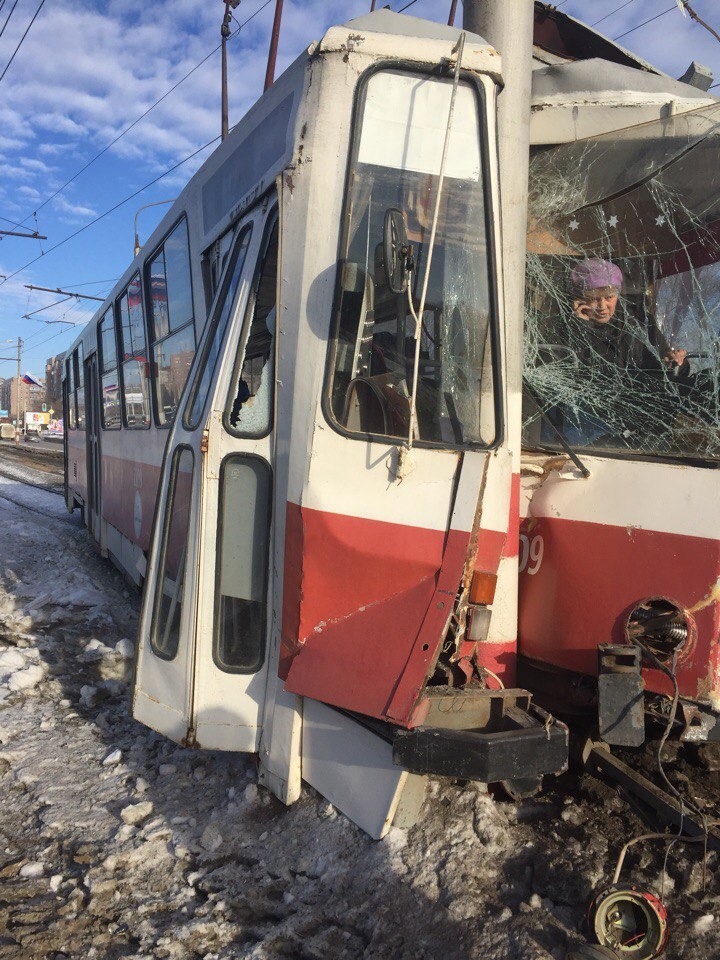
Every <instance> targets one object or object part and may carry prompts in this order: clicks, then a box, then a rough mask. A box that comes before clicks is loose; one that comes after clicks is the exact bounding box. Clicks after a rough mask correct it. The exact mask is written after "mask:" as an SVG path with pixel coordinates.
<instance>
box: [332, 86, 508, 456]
mask: <svg viewBox="0 0 720 960" xmlns="http://www.w3.org/2000/svg"><path fill="white" fill-rule="evenodd" d="M451 91H452V85H451V84H450V83H449V82H448V81H445V80H441V79H438V78H431V77H421V76H416V75H413V74H409V73H401V72H399V71H390V70H387V71H381V72H378V73H375V74H374V75H372V76H371V77H370V78H369V80H368V81H367V83H366V84H365V88H364V91H363V92H364V97H363V98H362V99H361V101H360V110H361V116H360V118H359V121H360V123H359V135H358V137H357V142H356V146H355V151H354V156H353V159H352V164H351V170H350V180H349V188H348V197H347V201H346V214H345V216H346V222H345V236H344V241H343V247H344V249H343V252H342V260H341V262H340V264H339V270H338V274H339V287H340V289H339V296H338V301H337V310H336V314H335V318H334V331H333V336H332V338H331V343H330V349H329V356H330V362H331V365H332V371H331V378H330V394H329V397H328V400H329V413H330V414H331V416H332V419H333V420H334V421H335V423H336V424H337V425H338V426H339V427H341V428H342V429H344V430H347V431H348V432H350V433H352V434H356V435H360V436H365V437H366V436H367V435H368V434H370V435H379V436H384V437H392V438H398V439H407V438H408V436H409V433H410V429H411V422H412V423H413V426H412V429H413V439H414V440H417V441H420V442H426V443H431V444H436V445H442V446H449V447H457V446H464V445H467V444H473V445H480V446H488V445H490V444H492V443H493V442H494V440H495V438H496V435H497V423H496V419H497V408H496V404H495V394H496V391H497V387H498V385H497V382H496V377H495V373H494V366H495V363H496V361H494V359H493V336H492V330H493V322H494V318H493V301H492V295H491V294H492V280H491V277H492V275H493V274H492V270H491V263H490V251H489V244H488V237H487V227H486V224H487V216H486V214H487V209H486V201H485V171H484V159H483V151H482V149H481V142H482V131H483V128H484V108H483V103H482V101H481V99H479V96H478V94H477V92H476V91H475V89H474V88H473V86H472V85H471V84H469V83H461V84H460V87H459V88H458V91H457V101H456V105H455V112H454V118H453V123H452V127H451V134H450V139H449V148H448V153H447V158H446V165H445V176H444V180H443V184H442V189H441V192H440V198H439V205H438V192H439V191H440V180H439V171H440V167H441V163H442V150H443V144H444V141H445V133H446V126H447V123H448V116H449V110H450V98H451ZM436 207H437V224H436V230H435V233H434V239H433V240H432V242H431V238H432V237H433V222H434V219H435V210H436ZM391 210H395V211H399V213H400V214H401V216H402V219H403V221H404V224H405V231H406V233H407V238H408V241H409V243H410V244H411V245H412V249H413V257H414V269H413V270H412V271H410V272H409V273H408V278H407V282H408V287H409V289H408V291H407V292H405V293H400V294H398V293H393V292H392V290H391V289H390V284H389V282H388V278H387V277H388V274H387V271H386V269H385V266H384V256H385V254H384V250H385V241H386V240H387V239H388V236H389V234H390V233H391V231H390V230H389V228H388V226H387V215H388V213H389V211H391ZM386 234H387V236H386ZM431 250H432V260H431V266H430V272H429V276H428V278H427V291H426V295H425V294H424V293H423V290H424V288H425V285H426V269H427V264H428V262H429V261H430V253H431ZM423 297H424V308H423V312H422V316H421V317H420V322H419V324H418V323H416V320H415V314H416V313H417V312H418V311H419V310H420V307H421V301H422V300H423ZM418 326H419V328H420V329H419V340H420V344H419V353H417V357H418V369H417V371H415V369H414V368H415V357H416V329H417V327H418ZM415 382H416V384H417V386H416V413H417V415H416V417H415V418H414V419H413V418H412V416H411V410H412V392H413V384H414V383H415Z"/></svg>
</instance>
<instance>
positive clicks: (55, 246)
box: [0, 136, 220, 286]
mask: <svg viewBox="0 0 720 960" xmlns="http://www.w3.org/2000/svg"><path fill="white" fill-rule="evenodd" d="M219 139H220V137H219V136H218V137H214V138H213V139H212V140H208V142H207V143H205V144H203V145H202V147H198V149H197V150H194V151H193V152H192V153H191V154H189V155H188V156H187V157H184V158H183V159H182V160H179V161H178V162H177V163H174V164H173V165H172V166H171V167H168V169H167V170H165V171H163V173H161V174H160V175H159V176H157V177H155V179H154V180H150V182H149V183H146V184H144V185H143V186H142V187H139V188H138V189H137V190H135V191H134V192H133V193H131V194H129V195H128V196H127V197H125V198H124V199H123V200H120V201H118V203H116V204H115V205H114V206H112V207H110V209H109V210H106V211H105V212H104V213H101V214H99V215H98V216H97V217H95V219H94V220H90V222H89V223H85V224H83V226H82V227H80V228H79V229H77V230H76V231H75V232H74V233H71V234H69V235H68V236H67V237H63V239H62V240H58V242H57V243H54V244H53V245H52V246H51V247H48V249H47V250H46V251H45V253H44V254H42V253H41V254H40V255H39V256H37V257H34V258H33V259H32V260H29V261H28V262H27V263H26V264H25V265H24V266H22V267H18V269H17V270H15V272H14V273H11V274H9V275H8V276H7V277H5V279H4V280H3V281H2V282H0V286H2V284H4V283H7V282H8V280H12V278H13V277H16V276H17V275H18V274H19V273H22V272H23V270H27V268H28V267H31V266H32V265H33V264H34V263H37V262H38V260H42V258H43V257H44V256H47V255H48V254H49V253H52V252H53V250H57V249H58V247H62V246H63V245H64V244H66V243H68V242H69V241H70V240H74V239H75V237H78V236H80V234H81V233H84V232H85V231H86V230H89V229H90V227H93V226H95V224H96V223H99V222H100V221H101V220H104V219H105V217H108V216H109V215H110V214H111V213H114V212H115V211H116V210H118V209H119V208H120V207H122V206H123V205H124V204H126V203H128V202H129V201H130V200H133V199H134V198H135V197H137V196H138V195H139V194H141V193H143V192H144V191H145V190H147V189H149V188H150V187H152V186H154V185H155V184H156V183H159V182H160V181H161V180H163V179H164V178H165V177H166V176H167V175H168V174H169V173H173V172H174V171H175V170H177V169H178V167H181V166H182V165H183V164H184V163H187V162H188V160H192V159H193V157H196V156H197V155H198V154H199V153H202V152H203V150H206V149H207V148H208V147H211V146H212V145H213V144H214V143H217V142H218V140H219Z"/></svg>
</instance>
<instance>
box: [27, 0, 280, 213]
mask: <svg viewBox="0 0 720 960" xmlns="http://www.w3.org/2000/svg"><path fill="white" fill-rule="evenodd" d="M270 3H272V0H265V2H264V3H263V4H261V6H259V7H258V8H257V10H255V12H254V13H252V14H250V16H249V17H247V19H245V20H243V22H242V23H240V24H239V25H238V28H237V30H234V31H233V32H232V33H231V34H230V36H229V37H228V40H233V39H234V38H235V37H236V36H237V35H238V34H239V33H240V31H241V30H242V29H243V27H246V26H247V24H248V23H250V21H251V20H253V19H254V18H255V17H257V16H258V14H260V13H262V11H263V10H264V9H265V7H267V6H269V5H270ZM221 47H222V44H221V43H219V44H218V45H217V46H216V47H213V49H212V50H211V51H210V52H209V53H208V54H207V55H206V56H204V57H203V58H202V60H200V61H199V62H198V63H196V64H195V66H194V67H193V68H192V69H191V70H188V72H187V73H186V74H185V75H184V76H182V77H181V78H180V79H179V80H177V81H176V82H175V83H174V84H173V85H172V86H171V87H170V88H169V89H168V90H166V91H165V93H164V94H163V95H162V96H161V97H158V99H157V100H156V101H155V102H154V103H152V104H150V106H149V107H148V108H147V110H145V111H144V112H143V113H141V114H140V116H139V117H137V118H136V119H135V120H133V121H132V123H130V124H128V126H127V127H125V128H124V129H123V130H121V131H120V133H119V134H118V135H117V136H116V137H115V138H114V139H113V140H111V141H110V143H108V144H107V145H106V146H104V147H103V148H102V150H99V151H98V152H97V153H96V154H95V156H93V157H91V158H90V160H88V161H87V163H85V164H84V165H83V166H82V167H80V169H79V170H77V171H76V172H75V173H74V174H73V175H72V176H71V177H70V178H69V179H68V180H66V181H65V183H63V184H62V185H61V186H59V187H58V188H57V190H55V191H54V192H53V193H51V194H50V196H49V197H46V199H45V200H43V202H42V203H41V204H39V205H38V206H37V207H35V211H34V212H35V213H37V212H38V211H39V210H42V208H43V207H45V206H47V204H48V203H50V202H51V201H52V200H54V199H55V197H57V196H59V195H60V194H61V193H62V192H63V191H64V190H65V189H66V188H67V187H69V186H70V184H71V183H74V182H75V181H76V180H77V179H78V177H80V176H82V174H83V173H85V171H86V170H88V169H89V168H90V167H91V166H92V165H93V164H94V163H96V162H97V161H98V160H99V159H100V158H101V157H102V156H104V155H105V154H106V153H107V152H108V150H111V149H112V148H113V147H114V146H115V144H116V143H118V142H119V141H120V140H122V138H123V137H124V136H125V135H126V134H128V133H129V132H130V131H131V130H132V129H133V128H134V127H136V126H137V125H138V124H139V123H140V122H141V121H142V120H144V119H145V117H147V115H148V114H149V113H152V111H153V110H154V109H155V108H156V107H158V106H159V105H160V104H161V103H162V102H163V101H164V100H166V99H167V98H168V97H169V96H170V94H171V93H174V92H175V90H177V88H178V87H179V86H180V85H181V84H183V83H184V82H185V81H186V80H187V79H188V78H189V77H191V76H192V75H193V74H194V73H195V72H196V71H197V70H199V69H200V67H202V66H203V64H205V63H207V61H208V60H209V59H210V58H211V57H212V56H213V55H214V54H216V53H217V52H218V50H220V49H221ZM31 216H32V213H29V214H28V215H27V216H26V217H23V223H24V222H25V221H26V220H29V219H30V217H31Z"/></svg>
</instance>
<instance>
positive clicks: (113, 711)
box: [0, 484, 720, 960]
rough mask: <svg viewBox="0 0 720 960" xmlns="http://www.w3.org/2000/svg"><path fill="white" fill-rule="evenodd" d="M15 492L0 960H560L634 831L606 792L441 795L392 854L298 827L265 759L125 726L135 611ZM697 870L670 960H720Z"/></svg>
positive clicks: (350, 836)
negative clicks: (262, 780) (527, 796)
mask: <svg viewBox="0 0 720 960" xmlns="http://www.w3.org/2000/svg"><path fill="white" fill-rule="evenodd" d="M1 489H2V493H3V494H7V496H6V497H5V498H4V499H0V538H2V539H1V540H0V556H2V558H3V559H2V562H1V563H0V798H1V800H2V802H0V885H1V889H2V896H1V897H0V960H5V958H13V960H19V958H23V960H34V958H38V960H39V958H46V957H53V958H58V957H73V958H74V957H78V958H81V957H82V958H86V957H90V958H92V957H95V958H100V960H113V958H120V957H126V958H134V960H141V958H142V960H146V958H177V960H190V958H200V957H202V958H205V960H215V958H217V960H220V958H223V960H224V958H257V960H260V958H274V957H285V958H295V957H303V958H331V960H335V958H360V957H364V958H372V960H380V958H388V960H391V958H392V960H420V958H438V957H443V958H447V960H469V958H472V960H475V958H476V960H550V958H555V960H559V958H562V957H564V956H565V952H566V949H567V946H568V944H569V943H572V942H573V941H574V939H576V933H575V931H576V928H577V925H578V923H579V921H580V918H581V915H582V907H583V903H584V901H585V898H586V896H587V895H588V893H589V892H590V890H591V888H592V887H593V886H594V885H595V884H597V883H599V882H601V881H602V880H603V879H604V877H606V876H607V874H608V872H611V869H612V865H613V858H614V855H615V854H616V853H617V849H618V845H619V839H620V838H623V837H624V836H625V835H626V834H627V832H628V829H630V828H631V827H632V829H637V828H638V826H639V824H638V822H637V821H635V820H634V819H633V818H632V817H630V816H628V814H627V810H626V808H625V807H624V806H623V805H622V804H621V803H620V801H619V800H617V798H615V797H614V795H613V794H612V793H611V791H609V790H606V789H605V788H603V787H601V786H597V785H594V784H593V783H592V781H587V782H586V781H582V782H580V783H579V784H578V783H577V782H576V781H574V780H573V779H572V778H565V782H564V784H563V789H562V790H561V789H556V790H555V791H554V792H553V791H552V790H551V791H550V792H549V793H547V794H546V795H545V796H544V797H543V798H542V799H540V800H539V801H532V802H523V803H521V804H519V805H512V804H507V803H502V802H496V801H495V800H493V799H492V798H491V797H490V796H489V795H488V794H487V792H486V791H485V790H484V789H483V788H481V787H478V786H477V785H474V784H470V785H463V784H451V783H448V782H439V781H438V782H433V783H432V784H431V787H430V791H429V797H428V800H427V802H426V804H425V806H424V807H423V809H422V811H421V814H420V816H419V818H418V822H417V823H416V824H415V825H414V826H412V828H411V829H409V830H401V829H397V828H393V829H392V830H391V831H390V834H389V836H388V837H387V839H386V840H385V841H383V842H380V843H376V842H373V841H371V840H369V839H368V838H367V837H366V836H365V835H364V834H362V833H361V832H360V831H359V830H358V829H356V828H355V827H354V826H353V825H352V824H351V823H349V822H348V821H347V820H346V819H345V818H344V817H343V816H342V815H340V814H338V813H337V812H336V811H335V809H334V808H333V807H332V806H331V805H330V804H329V803H327V801H325V800H324V799H323V798H321V797H319V796H318V795H317V794H315V793H314V792H313V791H312V790H309V789H306V790H305V791H304V793H303V796H302V798H301V800H300V801H299V802H298V803H297V804H295V805H294V806H293V807H291V808H285V807H283V806H282V805H281V804H280V803H279V802H278V801H277V800H275V798H273V797H271V796H270V795H269V794H268V793H266V792H265V791H263V790H261V789H258V787H257V785H256V774H255V767H254V763H253V761H252V759H251V758H247V757H243V756H236V755H226V754H215V753H210V754H206V753H199V752H192V751H189V750H185V749H182V748H180V747H178V746H176V745H174V744H172V743H169V742H168V741H166V740H164V739H163V738H161V737H159V736H157V735H155V734H153V733H151V732H150V731H148V730H146V729H145V728H143V727H141V726H139V725H138V724H136V723H134V722H133V721H132V720H131V719H130V703H129V688H128V681H129V676H130V673H131V669H132V660H131V659H130V658H131V657H132V653H133V646H132V640H133V639H134V635H135V629H136V617H137V611H138V605H139V604H138V598H137V596H136V595H135V594H134V593H133V594H130V593H129V592H128V590H127V589H126V588H125V586H124V584H123V582H122V581H121V579H120V578H119V576H118V575H117V574H116V572H115V571H114V570H113V569H112V568H111V567H110V565H109V564H107V563H106V562H104V561H102V560H100V559H99V558H97V557H96V556H95V555H94V553H93V552H92V550H91V549H90V547H89V546H88V545H87V543H86V540H85V535H84V531H82V530H81V529H80V528H79V527H78V525H77V522H75V524H74V526H73V525H71V524H68V522H67V519H66V515H65V516H62V515H61V514H58V515H53V516H50V514H51V513H52V511H48V516H42V515H40V514H39V513H38V512H35V506H34V505H36V504H37V502H38V501H37V500H33V498H34V497H35V496H36V493H37V492H38V491H33V492H32V493H31V494H28V493H27V489H28V488H25V489H22V488H21V485H19V484H14V485H10V486H9V487H8V486H7V485H4V486H3V487H2V488H1ZM11 501H12V502H11ZM19 504H25V506H22V505H19ZM41 505H42V507H43V509H44V508H45V507H46V506H47V504H46V503H45V502H43V503H42V504H41ZM568 786H569V787H570V788H571V789H572V790H573V795H574V798H571V799H569V800H568V801H567V802H566V800H565V799H564V797H565V792H566V789H567V787H568ZM641 862H642V864H643V867H644V869H645V871H646V872H647V874H648V875H652V873H653V870H655V869H656V868H657V865H658V862H659V861H658V857H657V855H656V852H655V851H652V850H647V851H642V852H641ZM713 863H714V859H713ZM693 864H694V861H692V860H688V861H683V860H682V859H680V858H676V859H675V860H674V865H671V874H672V877H675V878H676V880H677V884H678V887H680V885H681V883H682V882H683V881H685V880H688V881H689V889H692V890H693V892H694V895H695V896H696V897H697V901H696V902H695V901H691V900H689V899H688V897H684V898H678V900H677V901H673V900H672V899H671V900H670V905H671V909H673V910H674V911H675V915H674V920H673V923H674V927H673V931H674V934H675V945H674V946H673V947H672V948H671V951H670V952H669V953H668V957H681V956H682V957H684V958H692V960H706V958H708V960H709V958H710V957H717V956H718V955H720V933H719V932H718V923H717V921H716V918H717V917H718V916H720V900H718V898H717V889H716V888H715V889H714V892H713V895H711V896H708V897H705V898H704V899H702V901H701V898H700V895H699V886H698V883H699V880H698V874H697V871H696V869H695V867H694V866H693ZM673 871H674V872H673ZM693 871H695V872H693ZM672 877H671V879H672ZM713 882H714V883H715V881H713ZM693 885H694V886H693ZM708 917H710V918H711V919H708Z"/></svg>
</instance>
